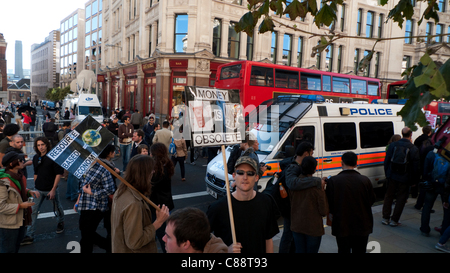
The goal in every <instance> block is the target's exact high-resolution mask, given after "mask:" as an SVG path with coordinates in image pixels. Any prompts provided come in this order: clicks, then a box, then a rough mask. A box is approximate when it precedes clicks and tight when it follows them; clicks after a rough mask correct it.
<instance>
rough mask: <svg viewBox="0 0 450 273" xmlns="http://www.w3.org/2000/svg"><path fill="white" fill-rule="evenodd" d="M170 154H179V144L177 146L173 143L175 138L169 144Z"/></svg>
mask: <svg viewBox="0 0 450 273" xmlns="http://www.w3.org/2000/svg"><path fill="white" fill-rule="evenodd" d="M169 154H170V155H171V156H175V157H176V156H177V146H175V143H173V138H172V142H171V143H170V145H169Z"/></svg>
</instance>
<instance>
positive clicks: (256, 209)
mask: <svg viewBox="0 0 450 273" xmlns="http://www.w3.org/2000/svg"><path fill="white" fill-rule="evenodd" d="M258 170H259V164H258V162H257V161H256V160H255V159H253V158H251V157H249V156H241V157H240V158H239V159H238V160H237V161H236V164H235V171H234V173H233V178H234V180H235V185H236V191H235V192H233V193H232V195H231V203H232V207H233V217H234V224H235V231H236V240H237V242H238V243H237V244H236V245H233V242H232V236H231V228H230V218H229V213H228V204H227V198H226V197H224V198H222V199H220V200H218V201H217V202H215V203H213V204H211V205H210V207H209V208H208V212H207V215H208V219H209V222H210V225H211V231H212V232H214V235H215V236H216V237H220V238H222V240H223V241H224V243H225V244H226V245H228V246H229V251H228V252H242V253H271V252H272V253H273V240H272V238H273V236H275V235H276V234H278V232H279V230H278V224H277V217H276V215H277V214H278V213H277V209H276V206H275V203H274V201H273V199H272V198H271V197H270V196H268V195H266V194H262V193H259V192H257V191H255V190H254V185H255V184H256V182H257V181H258V179H259V175H258Z"/></svg>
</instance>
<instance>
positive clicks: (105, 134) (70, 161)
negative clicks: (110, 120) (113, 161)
mask: <svg viewBox="0 0 450 273" xmlns="http://www.w3.org/2000/svg"><path fill="white" fill-rule="evenodd" d="M113 139H114V135H113V134H112V133H111V132H110V131H109V130H108V129H106V128H105V127H103V126H102V125H101V124H100V123H98V121H96V120H95V119H94V118H93V117H91V116H87V117H86V118H85V119H84V120H83V121H82V122H81V123H80V124H78V126H77V127H75V128H74V129H73V130H72V131H71V132H69V133H67V134H66V135H65V136H64V138H63V139H62V140H61V141H60V142H59V143H58V144H57V145H56V146H55V147H54V148H53V149H52V150H51V151H50V152H49V153H48V154H47V156H48V157H49V158H50V159H52V160H53V161H55V162H56V163H57V164H58V165H60V166H61V167H63V168H64V169H66V170H67V171H69V172H70V173H72V174H73V175H74V176H75V177H77V178H78V179H80V178H81V177H82V176H83V174H85V173H86V171H87V170H89V168H90V167H91V165H93V164H94V163H95V160H96V159H97V157H98V155H99V154H100V153H101V152H102V151H103V149H105V147H106V145H108V144H109V143H111V141H112V140H113Z"/></svg>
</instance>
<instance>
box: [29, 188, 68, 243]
mask: <svg viewBox="0 0 450 273" xmlns="http://www.w3.org/2000/svg"><path fill="white" fill-rule="evenodd" d="M36 190H37V189H36ZM37 191H39V193H40V194H41V195H40V196H39V198H35V199H34V202H35V203H36V204H35V205H34V206H33V207H32V208H31V209H32V211H33V212H32V213H31V221H32V222H31V226H29V227H28V229H27V236H29V237H31V238H34V233H35V231H36V220H37V216H38V214H39V210H40V209H41V206H42V203H44V201H45V200H47V194H48V193H49V192H50V191H40V190H37ZM49 201H50V202H54V203H53V206H54V207H53V209H54V210H55V213H56V221H57V222H58V224H59V223H62V222H64V210H63V207H62V205H61V202H60V201H59V189H58V188H57V189H56V194H55V199H53V200H49Z"/></svg>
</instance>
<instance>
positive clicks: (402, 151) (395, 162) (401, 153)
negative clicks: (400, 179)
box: [391, 143, 413, 174]
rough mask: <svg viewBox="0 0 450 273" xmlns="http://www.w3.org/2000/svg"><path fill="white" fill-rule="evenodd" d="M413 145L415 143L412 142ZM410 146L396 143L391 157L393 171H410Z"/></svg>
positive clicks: (403, 172)
mask: <svg viewBox="0 0 450 273" xmlns="http://www.w3.org/2000/svg"><path fill="white" fill-rule="evenodd" d="M396 144H397V143H396ZM411 145H413V144H412V143H411ZM410 148H411V146H406V145H398V144H397V145H395V147H394V151H393V153H392V158H391V172H393V173H397V174H406V172H407V171H408V163H409V152H410Z"/></svg>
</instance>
